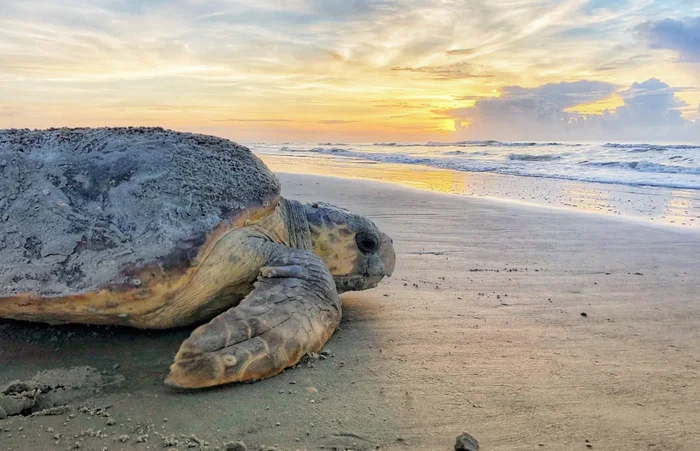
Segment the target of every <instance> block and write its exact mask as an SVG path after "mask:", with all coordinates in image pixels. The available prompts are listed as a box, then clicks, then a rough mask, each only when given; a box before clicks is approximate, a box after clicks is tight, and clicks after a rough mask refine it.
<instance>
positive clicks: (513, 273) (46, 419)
mask: <svg viewBox="0 0 700 451" xmlns="http://www.w3.org/2000/svg"><path fill="white" fill-rule="evenodd" d="M281 179H282V181H283V193H284V194H285V195H286V196H288V197H290V198H297V199H301V200H309V201H310V200H324V201H328V202H332V203H336V204H339V205H341V206H343V207H346V208H349V209H351V210H353V211H355V212H358V213H362V214H366V215H368V216H369V217H371V218H372V219H373V220H374V221H375V222H376V223H377V224H378V225H380V227H382V229H383V230H385V231H386V232H387V233H389V234H390V235H391V236H392V237H393V238H394V241H395V246H396V250H397V254H398V259H397V268H396V272H395V273H394V277H393V278H391V279H389V280H388V281H386V282H383V283H382V284H380V286H379V287H378V288H376V289H374V290H370V291H366V292H362V293H348V294H345V295H343V303H344V320H343V323H342V325H341V330H340V331H338V332H337V333H336V335H335V336H334V337H333V338H332V339H331V341H330V342H329V343H328V345H327V346H326V349H328V350H329V351H330V353H329V355H328V356H324V357H325V359H319V360H316V361H313V362H310V363H309V364H304V365H301V366H300V367H299V368H296V369H292V370H289V371H287V372H285V373H283V374H281V375H279V376H277V377H274V378H272V379H270V380H267V381H263V382H259V383H256V384H247V385H234V386H228V387H222V388H218V389H214V390H206V391H199V392H189V393H181V392H176V391H174V390H172V389H169V388H168V387H166V386H164V385H163V384H162V383H161V381H162V379H163V377H164V376H165V375H166V373H167V368H168V365H169V363H170V361H171V359H172V357H173V355H174V353H175V351H176V350H177V348H178V346H179V343H180V341H181V340H183V339H184V338H185V337H186V336H187V335H188V330H176V331H168V332H159V333H154V332H140V331H134V330H130V329H119V328H98V327H75V326H64V327H49V326H43V325H35V324H26V323H17V322H11V321H0V385H2V384H1V383H2V382H9V381H11V380H13V379H23V380H26V379H30V378H32V376H34V374H35V373H37V372H38V371H41V370H46V369H54V368H70V367H73V366H84V365H90V366H92V367H95V368H97V369H98V370H100V371H104V372H105V373H106V375H107V376H109V378H110V379H111V380H112V379H114V378H113V376H116V375H121V376H123V377H124V381H123V382H122V383H121V384H118V385H109V386H105V387H104V389H103V391H102V392H101V393H100V394H99V395H98V396H97V397H92V398H90V399H88V400H87V401H84V402H82V403H74V405H76V406H80V405H87V406H89V408H84V409H82V411H81V410H80V409H77V410H75V411H73V412H72V413H61V414H59V415H51V416H34V417H18V416H14V417H10V418H8V419H6V420H0V449H15V450H25V449H27V450H40V449H41V450H43V449H53V448H55V449H69V448H71V447H73V446H75V444H76V443H78V444H79V445H80V447H81V448H80V449H96V450H99V449H102V447H107V449H109V450H118V449H149V448H150V449H168V446H170V447H172V448H176V449H181V450H182V449H188V448H187V447H188V446H190V445H191V446H192V447H193V449H197V448H199V449H216V447H220V449H223V445H224V443H225V442H229V441H235V440H243V441H245V442H246V443H247V444H248V446H249V448H250V449H259V448H258V447H259V446H261V445H265V446H273V445H277V446H278V448H279V449H281V450H294V449H301V450H312V449H320V447H321V446H324V447H325V449H353V450H365V449H374V447H375V446H377V445H379V446H380V449H389V450H394V449H417V450H448V449H452V447H453V445H454V439H455V437H456V436H457V435H458V434H459V433H460V432H462V431H468V432H470V433H471V434H472V435H474V436H475V437H476V438H478V439H479V441H480V442H481V447H482V449H483V450H533V449H548V450H569V449H572V450H577V449H580V450H585V449H588V447H587V445H590V447H592V448H593V449H602V450H641V449H644V450H697V449H698V448H699V447H700V445H699V444H698V443H699V442H700V347H699V346H698V343H700V299H699V295H698V291H699V290H698V288H699V287H700V265H698V255H700V234H698V233H695V232H687V231H686V232H683V231H679V230H675V229H671V228H663V227H652V226H646V225H642V224H640V223H637V222H632V221H625V220H622V219H614V218H610V217H604V216H598V215H592V214H585V213H570V212H564V211H558V210H554V209H546V208H535V207H525V206H519V205H516V204H513V203H505V202H504V203H501V202H496V201H490V200H482V199H473V198H466V197H460V196H451V195H445V194H437V193H431V192H426V191H418V190H411V189H407V188H402V187H397V186H394V185H389V184H382V183H377V182H368V181H356V180H355V181H348V180H342V179H333V178H327V177H313V176H306V175H304V176H299V175H282V176H281ZM583 313H585V314H586V316H583V315H582V314H583ZM310 365H313V367H309V366H310ZM95 407H102V408H106V410H95ZM107 407H108V408H107ZM166 419H167V420H166ZM49 428H51V429H50V430H49ZM56 434H61V435H60V436H59V438H58V439H56V438H55V436H56ZM192 434H193V435H194V436H195V437H192V436H191V435H192ZM144 435H148V437H147V438H144ZM181 435H184V436H181ZM76 436H77V437H76ZM127 436H128V437H127ZM139 440H141V442H139ZM176 441H177V446H175V445H174V444H175V442H176ZM203 441H206V442H207V443H208V445H207V446H205V445H204V444H203ZM587 441H588V442H587ZM55 443H57V444H55ZM168 443H169V444H170V445H168Z"/></svg>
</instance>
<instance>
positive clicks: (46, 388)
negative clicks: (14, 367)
mask: <svg viewBox="0 0 700 451" xmlns="http://www.w3.org/2000/svg"><path fill="white" fill-rule="evenodd" d="M122 380H123V378H122V377H121V376H118V377H107V376H104V375H103V374H101V373H100V372H99V371H98V370H96V369H95V368H92V367H89V366H82V367H74V368H69V369H64V368H57V369H52V370H46V371H40V372H39V373H37V374H36V375H35V376H34V377H33V378H31V379H30V380H27V381H14V382H11V383H9V384H8V385H7V386H6V387H5V388H4V389H2V391H0V416H5V417H7V416H12V415H31V414H37V415H57V414H58V415H60V414H63V413H65V412H67V411H68V408H67V407H65V406H67V405H68V404H69V403H70V402H72V401H76V400H79V399H84V398H87V397H89V396H92V395H94V394H96V393H99V392H100V391H102V389H103V388H104V387H106V386H108V385H112V384H116V383H119V382H121V381H122Z"/></svg>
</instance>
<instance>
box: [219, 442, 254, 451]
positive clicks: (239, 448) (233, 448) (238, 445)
mask: <svg viewBox="0 0 700 451" xmlns="http://www.w3.org/2000/svg"><path fill="white" fill-rule="evenodd" d="M224 448H225V449H226V451H248V447H247V446H245V443H243V442H230V443H225V444H224Z"/></svg>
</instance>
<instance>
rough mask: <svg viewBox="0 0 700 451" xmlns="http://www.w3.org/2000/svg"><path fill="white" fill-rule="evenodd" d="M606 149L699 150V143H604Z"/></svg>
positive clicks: (646, 150) (631, 150)
mask: <svg viewBox="0 0 700 451" xmlns="http://www.w3.org/2000/svg"><path fill="white" fill-rule="evenodd" d="M603 147H606V148H608V149H624V150H626V151H627V152H662V151H665V150H700V145H694V144H621V143H605V144H603Z"/></svg>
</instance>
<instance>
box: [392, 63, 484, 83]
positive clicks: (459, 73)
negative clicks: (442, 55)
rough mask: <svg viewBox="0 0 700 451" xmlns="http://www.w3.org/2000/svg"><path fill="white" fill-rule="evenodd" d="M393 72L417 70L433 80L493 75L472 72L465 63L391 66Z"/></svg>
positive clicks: (469, 66)
mask: <svg viewBox="0 0 700 451" xmlns="http://www.w3.org/2000/svg"><path fill="white" fill-rule="evenodd" d="M391 70H392V71H395V72H417V73H422V74H428V75H429V77H430V78H431V79H433V80H458V79H462V78H491V77H493V75H489V74H477V73H474V72H472V70H471V65H469V64H466V63H455V64H447V65H444V66H419V67H392V68H391Z"/></svg>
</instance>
